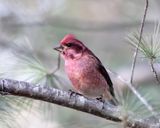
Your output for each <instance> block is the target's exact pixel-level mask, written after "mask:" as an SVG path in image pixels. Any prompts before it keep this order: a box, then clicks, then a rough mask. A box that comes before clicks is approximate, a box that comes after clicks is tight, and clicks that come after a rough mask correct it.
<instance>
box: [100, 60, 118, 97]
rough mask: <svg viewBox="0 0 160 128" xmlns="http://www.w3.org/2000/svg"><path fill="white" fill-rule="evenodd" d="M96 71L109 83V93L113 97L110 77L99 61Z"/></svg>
mask: <svg viewBox="0 0 160 128" xmlns="http://www.w3.org/2000/svg"><path fill="white" fill-rule="evenodd" d="M98 71H99V72H100V73H101V74H102V76H103V77H104V78H105V80H106V81H107V84H108V85H109V91H110V93H111V95H112V96H113V97H115V95H114V89H113V84H112V81H111V78H110V76H109V74H108V72H107V71H106V69H105V68H104V66H103V65H102V64H101V63H100V64H99V65H98Z"/></svg>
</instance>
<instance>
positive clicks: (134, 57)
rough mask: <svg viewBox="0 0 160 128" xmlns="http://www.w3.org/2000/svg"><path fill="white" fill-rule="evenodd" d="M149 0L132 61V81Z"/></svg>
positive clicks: (131, 81)
mask: <svg viewBox="0 0 160 128" xmlns="http://www.w3.org/2000/svg"><path fill="white" fill-rule="evenodd" d="M148 4H149V2H148V0H146V6H145V11H144V16H143V20H142V23H141V28H140V37H139V42H138V45H137V47H136V50H135V53H134V56H133V63H132V68H131V78H130V83H131V84H132V83H133V77H134V70H135V66H136V61H137V56H138V50H139V45H140V43H141V40H142V35H143V29H144V24H145V20H146V15H147V10H148Z"/></svg>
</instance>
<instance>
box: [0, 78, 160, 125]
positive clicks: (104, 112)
mask: <svg viewBox="0 0 160 128" xmlns="http://www.w3.org/2000/svg"><path fill="white" fill-rule="evenodd" d="M0 91H1V92H2V94H6V95H15V96H23V97H27V98H32V99H36V100H41V101H46V102H49V103H54V104H58V105H61V106H65V107H68V108H72V109H75V110H78V111H82V112H86V113H90V114H92V115H96V116H98V117H102V118H104V119H107V120H111V121H114V122H117V123H121V122H123V121H122V118H123V117H121V115H120V110H119V109H118V107H117V106H113V105H111V104H109V103H107V102H105V103H103V102H101V101H98V100H96V99H88V98H85V97H84V96H81V95H78V94H76V93H72V92H66V91H62V90H58V89H55V88H52V87H48V86H41V85H34V84H31V83H27V82H23V81H16V80H11V79H1V80H0ZM127 126H128V127H131V128H151V127H152V124H151V123H149V124H148V123H147V122H143V121H131V120H127ZM154 128H156V127H154ZM157 128H158V126H157Z"/></svg>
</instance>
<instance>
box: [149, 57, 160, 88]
mask: <svg viewBox="0 0 160 128" xmlns="http://www.w3.org/2000/svg"><path fill="white" fill-rule="evenodd" d="M150 66H151V70H152V72H153V74H154V77H155V79H156V81H157V84H158V85H159V84H160V79H159V77H158V73H157V71H156V69H155V67H154V62H153V59H150Z"/></svg>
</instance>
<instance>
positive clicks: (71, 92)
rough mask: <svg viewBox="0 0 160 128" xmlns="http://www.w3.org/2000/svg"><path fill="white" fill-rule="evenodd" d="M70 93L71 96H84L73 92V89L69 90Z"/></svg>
mask: <svg viewBox="0 0 160 128" xmlns="http://www.w3.org/2000/svg"><path fill="white" fill-rule="evenodd" d="M69 92H70V96H72V95H73V94H75V95H79V96H82V94H80V93H77V92H75V91H73V90H71V89H69Z"/></svg>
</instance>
